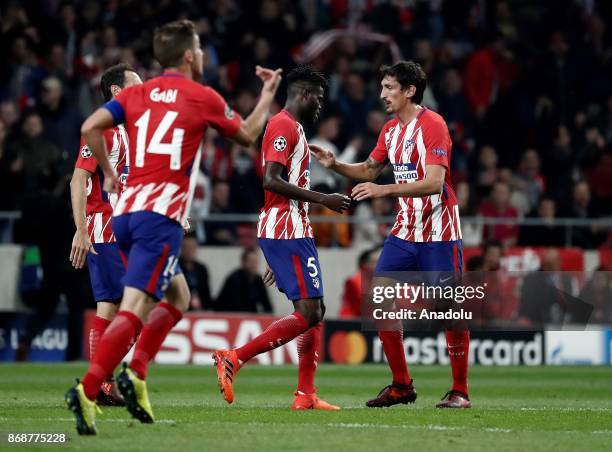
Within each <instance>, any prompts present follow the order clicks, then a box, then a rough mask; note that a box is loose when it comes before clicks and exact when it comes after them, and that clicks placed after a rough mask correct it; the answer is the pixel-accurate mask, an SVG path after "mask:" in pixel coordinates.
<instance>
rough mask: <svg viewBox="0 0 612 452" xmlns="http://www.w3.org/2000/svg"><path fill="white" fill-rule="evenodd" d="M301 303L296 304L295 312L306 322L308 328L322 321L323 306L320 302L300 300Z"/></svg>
mask: <svg viewBox="0 0 612 452" xmlns="http://www.w3.org/2000/svg"><path fill="white" fill-rule="evenodd" d="M300 301H303V303H296V306H295V308H296V311H298V312H299V313H300V314H302V316H303V317H304V318H305V319H306V321H307V322H308V326H309V327H312V326H314V325H316V324H317V323H319V322H320V321H321V320H323V315H324V313H325V306H324V305H323V302H322V300H321V301H319V300H316V302H315V300H300Z"/></svg>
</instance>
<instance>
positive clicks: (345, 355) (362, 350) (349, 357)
mask: <svg viewBox="0 0 612 452" xmlns="http://www.w3.org/2000/svg"><path fill="white" fill-rule="evenodd" d="M327 351H328V353H329V357H330V358H331V360H332V361H333V362H334V363H336V364H361V363H362V362H364V361H365V359H366V357H367V355H368V344H367V342H366V340H365V337H363V334H361V333H360V332H359V331H349V332H346V331H336V332H335V333H332V335H331V336H330V337H329V341H328V346H327Z"/></svg>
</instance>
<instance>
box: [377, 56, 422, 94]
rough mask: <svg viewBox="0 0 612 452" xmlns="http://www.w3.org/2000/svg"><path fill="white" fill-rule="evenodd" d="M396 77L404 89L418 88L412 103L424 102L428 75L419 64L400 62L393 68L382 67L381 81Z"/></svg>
mask: <svg viewBox="0 0 612 452" xmlns="http://www.w3.org/2000/svg"><path fill="white" fill-rule="evenodd" d="M386 76H389V77H394V78H395V80H397V82H398V83H399V84H400V85H401V87H402V89H408V87H409V86H410V85H412V86H414V87H415V88H416V92H415V93H414V96H412V102H413V103H415V104H420V103H421V102H422V101H423V93H424V92H425V88H426V87H427V75H425V71H423V68H422V67H421V65H420V64H419V63H415V62H414V61H400V62H399V63H395V64H394V65H393V66H382V67H381V68H380V79H381V80H382V79H383V78H384V77H386Z"/></svg>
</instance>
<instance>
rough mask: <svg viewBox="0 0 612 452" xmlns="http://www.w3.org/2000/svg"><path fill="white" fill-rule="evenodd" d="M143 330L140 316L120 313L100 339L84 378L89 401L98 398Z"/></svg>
mask: <svg viewBox="0 0 612 452" xmlns="http://www.w3.org/2000/svg"><path fill="white" fill-rule="evenodd" d="M141 329H142V322H141V321H140V319H139V318H138V316H136V315H135V314H132V313H131V312H129V311H119V313H118V314H117V316H116V317H115V319H114V320H113V321H112V322H111V324H110V325H109V326H108V328H107V329H106V331H105V332H104V335H103V336H102V338H101V339H100V342H99V343H98V346H97V351H96V354H95V355H94V356H93V358H92V359H91V364H90V366H89V370H88V371H87V374H85V377H84V378H83V387H84V389H85V395H86V396H87V398H88V399H90V400H94V399H95V398H96V395H97V394H98V389H99V388H100V385H101V384H102V382H103V381H104V380H105V379H106V378H107V377H108V376H109V375H111V374H112V372H113V370H115V367H117V364H119V363H120V362H121V360H122V359H123V357H124V356H125V354H126V353H127V352H128V350H129V349H130V346H131V345H132V342H133V341H134V339H136V337H137V336H138V333H140V330H141Z"/></svg>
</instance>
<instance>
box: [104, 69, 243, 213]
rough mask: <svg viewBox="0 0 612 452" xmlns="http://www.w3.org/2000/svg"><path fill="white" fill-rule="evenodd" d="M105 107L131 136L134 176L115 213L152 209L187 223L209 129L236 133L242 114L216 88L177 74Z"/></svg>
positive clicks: (126, 93)
mask: <svg viewBox="0 0 612 452" xmlns="http://www.w3.org/2000/svg"><path fill="white" fill-rule="evenodd" d="M104 107H105V108H107V109H108V110H109V111H110V112H111V114H112V115H113V119H114V122H115V124H122V123H124V124H125V128H126V130H127V133H128V136H129V138H130V146H129V159H128V161H129V162H130V175H129V177H128V181H127V186H126V188H125V190H124V191H123V193H122V194H121V197H120V198H119V201H118V202H117V205H116V206H115V210H114V212H113V216H118V215H122V214H126V213H132V212H139V211H151V212H156V213H159V214H161V215H165V216H167V217H168V218H170V219H172V220H175V221H177V222H179V223H181V224H183V223H184V221H185V219H186V217H187V215H188V214H189V208H190V205H191V200H192V198H193V190H194V188H195V183H196V178H197V176H198V168H199V165H200V157H201V153H202V141H203V138H204V135H205V133H206V129H207V127H209V126H210V127H213V128H215V129H217V130H218V131H219V133H221V135H223V136H232V135H235V134H236V133H237V132H238V130H239V129H240V124H241V118H240V116H239V115H238V113H236V112H235V111H233V110H232V109H231V108H230V107H229V105H228V104H227V103H226V102H225V100H224V99H223V98H222V97H221V95H219V93H217V92H216V91H215V90H214V89H212V88H210V87H206V86H203V85H200V84H199V83H196V82H194V81H192V80H189V79H187V78H185V77H183V76H182V75H181V74H178V73H174V72H165V73H164V74H162V75H161V76H159V77H155V78H153V79H151V80H148V81H147V82H145V83H143V84H142V85H135V86H132V87H129V88H126V89H124V90H123V91H121V93H119V95H118V96H117V97H116V98H115V99H113V100H111V101H110V102H107V103H106V104H105V105H104Z"/></svg>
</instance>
